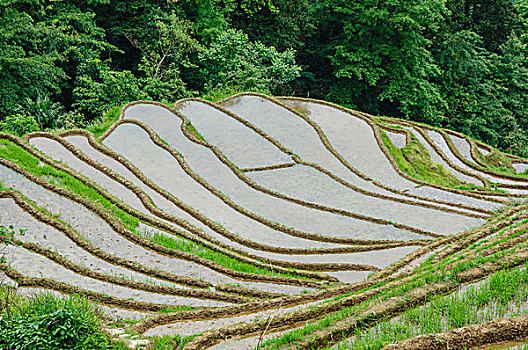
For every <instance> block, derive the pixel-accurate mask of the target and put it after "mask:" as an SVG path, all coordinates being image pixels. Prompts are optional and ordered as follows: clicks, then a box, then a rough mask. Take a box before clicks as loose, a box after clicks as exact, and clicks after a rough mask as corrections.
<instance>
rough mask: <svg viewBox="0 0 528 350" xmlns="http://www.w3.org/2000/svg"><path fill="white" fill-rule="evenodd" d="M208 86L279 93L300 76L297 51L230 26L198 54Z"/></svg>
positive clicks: (207, 87) (206, 86)
mask: <svg viewBox="0 0 528 350" xmlns="http://www.w3.org/2000/svg"><path fill="white" fill-rule="evenodd" d="M198 61H199V62H200V73H201V75H202V81H203V83H204V87H205V89H206V90H207V89H211V88H215V89H222V88H229V87H234V86H236V87H239V88H240V89H242V90H258V91H268V92H273V93H275V92H279V91H282V90H281V89H284V88H285V85H286V84H287V83H288V82H290V81H292V80H294V79H295V78H296V77H298V76H299V71H300V67H299V66H297V65H296V64H295V58H294V51H292V50H287V51H284V52H278V51H277V50H276V49H275V48H274V47H268V46H265V45H264V44H262V43H260V42H250V41H249V38H248V36H247V35H246V34H244V33H242V32H240V31H237V30H234V29H230V30H228V31H226V32H223V33H222V34H221V35H219V36H218V37H217V38H215V39H214V40H213V42H212V43H211V45H210V46H208V47H206V48H204V49H203V50H202V51H201V52H199V53H198Z"/></svg>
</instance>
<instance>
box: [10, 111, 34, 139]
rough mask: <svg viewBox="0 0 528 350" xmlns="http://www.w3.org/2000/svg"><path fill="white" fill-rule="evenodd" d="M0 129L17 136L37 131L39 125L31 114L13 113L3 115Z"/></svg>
mask: <svg viewBox="0 0 528 350" xmlns="http://www.w3.org/2000/svg"><path fill="white" fill-rule="evenodd" d="M0 130H1V131H3V132H7V133H10V134H13V135H17V136H24V135H25V134H27V133H30V132H34V131H39V126H38V124H37V122H36V120H35V118H34V117H32V116H27V115H21V114H13V115H8V116H7V117H5V119H4V121H2V122H0Z"/></svg>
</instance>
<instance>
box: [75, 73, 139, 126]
mask: <svg viewBox="0 0 528 350" xmlns="http://www.w3.org/2000/svg"><path fill="white" fill-rule="evenodd" d="M73 96H74V99H75V101H76V102H75V103H74V105H73V106H74V107H75V108H77V109H78V110H80V111H84V112H86V113H87V114H88V115H90V116H92V118H93V117H95V116H100V115H102V114H103V113H104V112H105V111H106V110H108V109H109V108H110V107H112V106H114V105H116V104H121V103H124V102H131V101H134V100H140V99H146V98H148V95H147V94H146V93H145V92H143V91H142V90H141V88H140V82H139V80H138V78H137V77H135V76H134V75H133V74H132V73H131V72H130V71H121V72H118V71H111V70H109V69H107V70H106V71H104V72H102V73H100V75H99V76H98V77H97V79H92V78H91V77H90V76H82V77H80V78H79V86H77V87H76V88H75V89H74V90H73Z"/></svg>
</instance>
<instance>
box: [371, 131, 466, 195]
mask: <svg viewBox="0 0 528 350" xmlns="http://www.w3.org/2000/svg"><path fill="white" fill-rule="evenodd" d="M381 138H382V140H383V143H384V144H385V146H387V148H388V149H389V152H390V153H391V154H392V156H393V157H394V159H395V160H396V163H397V164H398V167H399V168H400V169H401V170H402V171H403V172H404V173H405V174H407V175H409V176H411V177H413V178H415V179H418V180H421V181H425V182H428V183H433V184H436V185H441V186H445V187H451V188H458V189H464V190H473V189H474V188H476V186H475V185H474V184H470V183H467V182H463V181H461V180H459V179H458V178H457V177H456V176H454V175H453V174H452V173H450V172H449V171H448V170H447V169H445V168H444V167H443V166H442V165H441V164H438V163H433V162H432V161H431V157H430V155H429V152H428V151H427V149H426V148H425V147H424V145H422V144H421V143H420V141H418V140H417V139H416V137H415V136H414V135H411V142H410V144H409V145H408V146H405V147H403V148H398V147H396V146H395V145H394V144H393V143H392V141H391V140H390V138H389V137H388V136H387V134H386V133H385V132H381Z"/></svg>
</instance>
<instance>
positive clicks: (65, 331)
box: [0, 293, 112, 350]
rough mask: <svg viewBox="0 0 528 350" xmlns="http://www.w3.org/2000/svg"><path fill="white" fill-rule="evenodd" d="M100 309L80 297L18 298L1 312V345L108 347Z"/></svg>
mask: <svg viewBox="0 0 528 350" xmlns="http://www.w3.org/2000/svg"><path fill="white" fill-rule="evenodd" d="M99 316H100V311H99V310H98V308H97V307H96V306H95V305H93V304H92V303H90V302H88V301H86V300H84V299H81V298H79V297H75V296H74V297H65V298H57V297H55V296H53V295H52V294H51V293H46V294H42V295H39V296H36V297H33V298H30V299H18V302H16V303H11V304H10V305H9V306H8V307H7V308H5V309H4V310H2V311H1V317H0V348H1V349H6V350H15V349H16V350H18V349H28V350H30V349H34V350H55V349H57V350H65V349H75V350H81V349H87V350H88V349H89V350H99V349H101V350H103V349H111V348H112V345H111V344H110V343H109V341H108V339H107V338H106V337H105V335H104V334H103V332H102V330H101V321H100V318H99Z"/></svg>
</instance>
